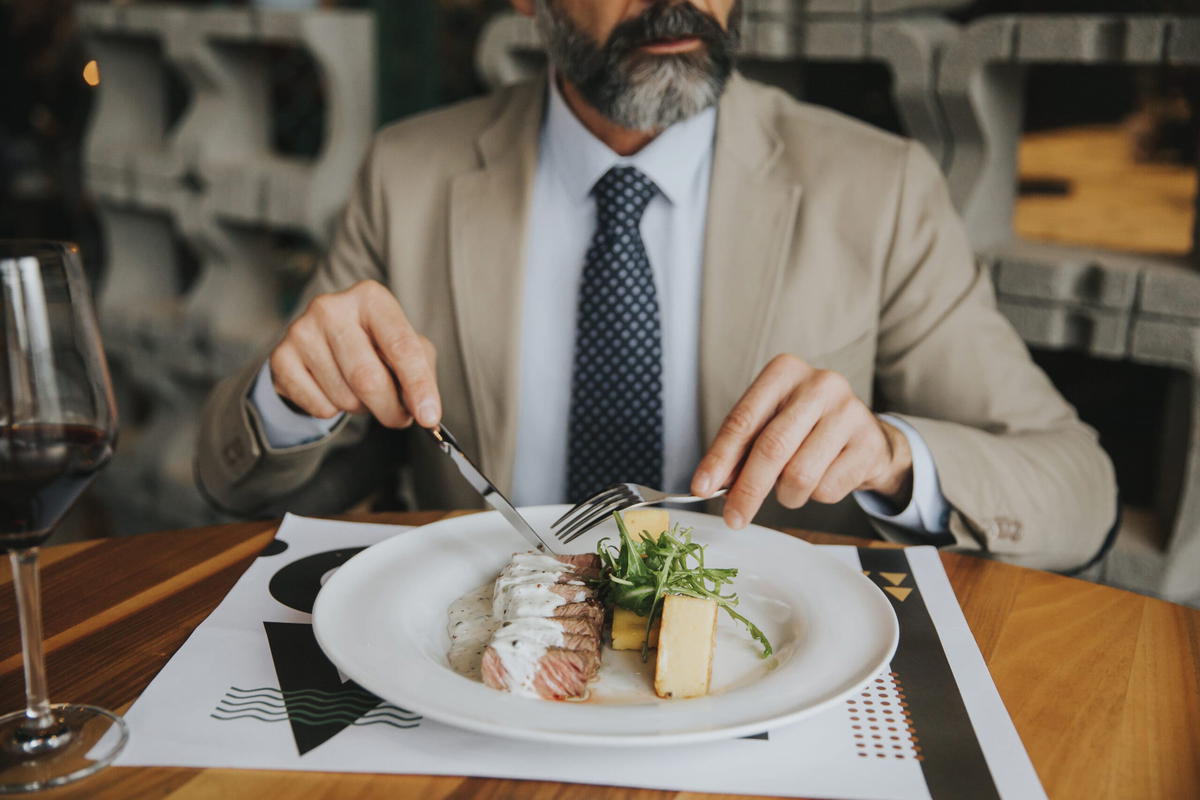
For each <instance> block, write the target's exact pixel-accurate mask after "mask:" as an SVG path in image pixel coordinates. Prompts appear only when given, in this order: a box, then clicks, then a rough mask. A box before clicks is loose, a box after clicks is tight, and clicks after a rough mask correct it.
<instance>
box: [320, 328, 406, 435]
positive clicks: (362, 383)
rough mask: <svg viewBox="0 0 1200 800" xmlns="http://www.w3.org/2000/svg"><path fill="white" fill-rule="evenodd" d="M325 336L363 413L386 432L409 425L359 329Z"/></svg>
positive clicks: (390, 383)
mask: <svg viewBox="0 0 1200 800" xmlns="http://www.w3.org/2000/svg"><path fill="white" fill-rule="evenodd" d="M326 336H327V337H328V340H329V346H330V350H331V351H332V352H333V357H334V359H335V360H336V361H337V364H338V367H339V369H340V370H341V372H342V375H343V376H344V377H345V379H346V382H347V383H348V384H349V386H350V390H351V391H352V392H354V394H355V396H356V397H357V398H358V399H359V400H360V401H361V402H362V404H363V405H364V406H366V407H367V410H369V411H370V412H371V413H372V414H374V415H375V418H376V419H377V420H379V421H380V422H381V423H383V424H384V425H386V426H388V427H389V428H404V427H407V426H408V425H410V424H412V416H411V415H410V414H409V413H408V410H407V409H406V408H405V407H404V406H403V405H401V404H400V395H399V394H398V393H397V391H396V384H395V383H394V382H393V381H392V374H391V372H389V371H388V368H387V367H386V366H384V364H383V361H381V360H380V358H379V355H378V353H377V352H376V350H375V348H374V346H372V344H371V340H370V339H369V338H367V333H366V331H364V330H363V329H362V327H361V326H359V325H343V326H341V327H339V328H336V329H334V330H330V331H326Z"/></svg>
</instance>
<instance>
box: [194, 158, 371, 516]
mask: <svg viewBox="0 0 1200 800" xmlns="http://www.w3.org/2000/svg"><path fill="white" fill-rule="evenodd" d="M376 150H377V148H376V147H374V146H373V147H372V148H371V151H370V152H369V153H368V154H367V157H366V159H365V160H364V162H363V165H362V167H361V169H360V172H359V176H358V180H357V181H356V183H355V184H354V187H353V189H352V192H351V196H350V198H349V201H348V202H347V205H346V208H345V210H344V211H343V212H342V215H341V218H340V220H339V222H338V225H337V229H336V232H335V234H334V238H333V242H332V244H331V246H330V249H329V251H328V253H327V255H326V257H325V258H324V259H322V261H321V263H320V265H319V266H318V268H317V270H316V272H315V273H314V274H313V277H312V278H311V279H310V281H309V283H308V285H307V287H306V289H305V291H304V294H303V296H302V298H301V300H300V302H299V303H298V305H297V307H296V308H297V313H299V312H300V311H303V309H304V308H306V307H307V305H308V303H309V302H310V301H311V300H312V298H313V297H315V296H317V295H320V294H325V293H328V292H336V291H340V290H342V289H346V288H348V287H350V286H352V285H354V284H355V283H358V282H359V281H363V280H377V281H380V282H383V281H384V276H385V270H384V267H383V258H382V253H383V252H384V250H383V230H382V228H383V226H382V220H383V219H384V214H383V212H384V197H383V192H382V187H381V183H382V182H381V180H380V174H379V171H380V168H381V167H380V165H379V163H378V157H377V153H376ZM269 352H270V351H269V350H268V351H265V352H264V353H262V354H260V355H259V356H258V357H256V358H255V359H254V360H253V361H251V362H250V363H248V364H246V365H245V366H244V367H243V368H242V369H241V370H239V371H238V372H237V373H235V374H234V375H231V376H229V377H228V378H226V379H225V380H223V381H221V382H220V383H218V384H217V385H216V387H214V389H213V390H212V392H211V394H210V395H209V397H208V401H207V403H206V404H205V406H204V410H203V412H202V415H201V421H200V432H199V437H198V440H197V443H196V461H195V473H196V481H197V483H198V485H199V488H200V490H201V491H202V492H203V493H204V494H205V496H206V497H208V498H209V500H210V501H211V502H212V503H213V504H214V505H216V506H218V507H220V508H222V509H223V510H225V511H227V512H229V513H232V514H236V515H239V516H250V515H255V514H265V513H272V512H273V511H274V510H277V509H279V508H280V507H281V504H287V503H288V501H289V499H291V500H294V499H295V498H300V499H301V502H300V504H299V505H298V506H296V508H301V507H303V508H307V509H310V510H311V513H319V512H332V511H339V510H342V509H344V508H345V507H346V506H348V505H349V504H351V503H353V502H354V501H355V500H356V499H358V498H356V497H355V495H356V494H359V493H361V491H360V490H361V488H362V487H364V486H365V485H366V484H367V483H368V481H366V480H365V478H366V477H368V474H374V473H369V471H370V470H372V465H371V463H370V459H367V458H355V457H349V454H342V455H341V456H340V457H337V458H331V456H332V455H333V454H335V453H338V452H339V451H344V450H347V449H358V450H364V449H369V448H363V447H361V445H362V443H363V441H364V439H365V438H366V437H367V432H368V430H369V429H370V428H371V425H370V420H369V419H367V418H366V417H363V416H358V417H352V416H350V415H346V416H344V417H343V418H342V420H341V421H340V422H339V423H338V425H337V426H335V427H334V428H333V430H332V431H330V433H329V434H328V435H327V436H324V437H323V438H321V439H318V440H316V441H313V442H309V443H306V444H302V445H298V446H296V447H288V448H282V449H274V448H272V447H271V446H270V445H269V443H268V442H267V438H266V436H265V434H264V432H263V426H262V421H261V419H259V418H258V413H257V411H256V410H255V408H254V404H253V403H251V402H250V400H249V395H250V392H251V390H252V388H253V386H254V380H255V378H256V376H257V374H258V371H259V370H260V368H261V367H262V364H263V363H264V361H265V360H266V358H267V355H268V354H269ZM318 473H320V474H319V475H318ZM356 473H357V474H356ZM318 477H319V479H317V478H318ZM292 505H295V503H292Z"/></svg>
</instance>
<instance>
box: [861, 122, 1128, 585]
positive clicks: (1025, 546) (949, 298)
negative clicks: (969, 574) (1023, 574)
mask: <svg viewBox="0 0 1200 800" xmlns="http://www.w3.org/2000/svg"><path fill="white" fill-rule="evenodd" d="M906 158H907V161H906V164H905V169H904V177H903V179H902V181H901V186H900V188H899V190H898V199H897V201H896V213H895V225H894V229H893V234H892V242H891V245H890V252H889V253H888V256H887V263H886V268H885V274H884V279H883V284H882V297H881V312H880V328H879V340H878V351H877V357H876V379H877V382H878V384H877V385H878V391H879V399H880V403H881V405H882V406H884V407H885V408H886V409H887V410H888V411H891V412H892V413H896V414H898V415H899V416H901V417H902V418H903V419H904V420H905V421H907V422H908V423H909V424H910V425H912V426H913V427H914V428H916V430H917V431H918V432H919V433H920V435H921V437H922V438H923V439H924V440H925V443H926V444H927V445H928V446H929V449H930V451H931V452H932V453H933V458H934V462H935V464H936V465H937V473H938V479H939V481H940V483H941V488H942V492H943V494H944V495H945V497H946V499H947V501H948V502H949V503H950V506H951V508H952V511H951V514H950V520H949V528H950V534H951V535H952V536H953V539H954V543H955V544H956V546H958V547H960V548H962V549H967V550H976V551H984V552H986V553H988V554H990V555H992V556H994V557H996V558H1000V559H1004V560H1013V561H1020V562H1021V563H1022V564H1024V565H1026V566H1035V567H1041V568H1045V569H1069V568H1073V567H1078V566H1081V565H1082V564H1084V563H1085V562H1086V561H1088V560H1089V559H1090V558H1091V557H1092V556H1094V555H1095V554H1096V552H1097V551H1098V550H1099V548H1100V546H1101V544H1102V542H1103V540H1104V537H1105V535H1106V533H1107V532H1108V530H1109V528H1110V527H1111V525H1112V523H1113V520H1114V518H1115V516H1116V510H1117V509H1116V502H1117V501H1116V484H1115V478H1114V474H1113V469H1112V464H1111V462H1110V461H1109V459H1108V456H1107V455H1106V454H1105V453H1104V451H1103V450H1102V449H1101V448H1100V446H1099V443H1098V441H1097V438H1096V435H1095V433H1094V432H1093V431H1092V430H1091V429H1090V428H1089V427H1087V426H1086V425H1084V424H1083V423H1082V422H1081V421H1080V420H1079V418H1078V416H1077V415H1076V414H1075V410H1074V409H1073V408H1072V407H1071V406H1070V405H1069V404H1068V403H1067V402H1066V401H1065V400H1064V399H1063V398H1062V396H1061V395H1060V394H1059V393H1058V391H1057V390H1056V389H1055V388H1054V386H1053V385H1052V384H1051V383H1050V381H1049V379H1048V378H1047V377H1046V375H1045V374H1044V373H1043V372H1042V371H1041V369H1039V368H1038V367H1037V365H1036V364H1034V363H1033V360H1032V359H1031V358H1030V355H1029V351H1028V350H1027V349H1026V347H1025V345H1024V343H1023V342H1022V341H1021V339H1020V338H1019V337H1018V336H1017V334H1016V332H1015V331H1014V330H1013V328H1012V326H1011V325H1010V324H1009V323H1008V321H1007V320H1006V319H1005V318H1004V317H1003V316H1002V315H1001V314H1000V312H999V311H998V310H997V309H996V304H995V298H994V295H993V291H992V286H991V281H990V280H989V277H988V274H987V271H986V269H985V268H984V267H982V266H981V265H980V264H978V263H977V261H976V259H975V257H974V254H973V251H972V249H971V247H970V244H969V242H968V241H967V237H966V232H965V230H964V229H963V226H962V223H961V221H960V219H959V218H958V215H957V214H956V212H955V211H954V209H953V207H952V206H951V203H950V199H949V196H948V193H947V191H946V187H945V183H944V181H943V179H942V176H941V173H940V171H939V170H938V168H937V166H936V164H935V163H934V162H933V160H932V158H930V157H929V155H928V154H927V153H926V152H925V151H924V149H923V148H921V147H920V146H919V145H917V144H915V143H910V144H909V148H908V153H907V157H906Z"/></svg>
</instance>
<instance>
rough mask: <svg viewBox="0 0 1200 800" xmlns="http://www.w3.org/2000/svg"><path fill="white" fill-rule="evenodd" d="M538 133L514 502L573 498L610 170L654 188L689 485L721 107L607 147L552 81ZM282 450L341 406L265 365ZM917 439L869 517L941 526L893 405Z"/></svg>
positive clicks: (317, 431) (666, 328)
mask: <svg viewBox="0 0 1200 800" xmlns="http://www.w3.org/2000/svg"><path fill="white" fill-rule="evenodd" d="M548 94H549V102H548V103H547V107H546V117H545V124H544V125H543V128H542V132H541V139H540V145H539V148H540V149H539V156H538V166H537V172H536V175H535V177H534V191H533V198H532V207H531V210H530V212H531V213H530V220H532V221H533V224H531V225H530V226H529V231H528V233H527V240H526V243H525V258H526V262H525V280H524V287H523V297H522V301H523V308H525V309H526V312H525V313H523V314H522V315H521V347H520V377H519V383H518V386H519V389H518V410H517V437H516V441H517V451H516V458H515V463H514V466H513V488H512V500H513V502H514V503H516V504H517V505H536V504H543V503H559V502H562V501H563V500H564V499H565V496H566V475H567V448H568V435H567V432H568V426H569V419H570V407H571V374H572V371H573V369H574V346H575V321H576V302H577V293H578V289H579V281H580V276H581V274H582V271H583V265H584V256H585V253H586V251H587V248H588V245H589V244H590V243H591V239H592V235H593V233H594V232H595V226H596V209H595V201H594V200H593V199H592V196H591V190H592V187H593V186H594V185H595V183H596V181H597V180H599V179H600V177H601V176H602V175H604V173H605V172H607V171H608V170H609V169H610V168H612V167H614V166H618V165H631V166H634V167H637V168H638V169H639V170H641V171H642V172H643V173H644V174H645V175H646V176H648V177H649V178H650V179H651V180H652V181H654V183H655V185H656V186H657V187H658V188H659V194H657V195H656V196H655V197H654V198H653V199H652V200H651V201H650V204H649V205H648V206H647V207H646V211H645V213H644V215H643V216H642V222H641V231H642V239H643V241H644V243H645V246H646V252H647V254H648V255H649V258H650V264H651V268H652V269H653V270H654V278H655V288H656V290H657V292H658V299H659V307H660V310H661V314H662V333H663V445H664V453H663V480H664V488H666V489H667V490H669V491H687V490H688V486H689V484H690V483H691V477H692V473H693V471H694V470H695V468H696V465H697V463H699V460H700V457H701V455H702V453H703V447H704V443H703V442H702V441H701V431H700V408H699V395H700V392H699V346H698V343H699V341H700V296H701V279H702V274H703V272H702V264H703V258H704V232H705V220H706V218H707V206H708V188H709V177H710V175H711V172H712V156H713V141H714V136H715V134H716V109H715V108H710V109H708V110H706V111H703V112H701V113H700V114H697V115H696V116H694V117H691V118H690V119H687V120H685V121H683V122H680V123H677V124H675V125H672V126H671V127H670V128H668V129H667V130H665V131H663V132H662V133H661V134H659V135H658V136H657V137H656V138H655V139H654V140H653V141H652V142H650V144H648V145H647V146H646V147H644V148H643V149H642V150H640V151H638V152H637V153H636V154H634V155H632V156H628V157H622V156H619V155H617V154H616V153H614V152H613V151H611V150H610V149H609V148H608V147H607V145H605V144H604V143H603V142H601V141H600V140H599V139H597V138H596V137H594V136H593V135H592V134H591V132H590V131H588V130H587V128H585V127H584V126H583V124H582V123H580V121H579V120H578V119H577V118H576V117H575V115H574V113H572V112H571V110H570V108H569V107H568V106H567V104H566V102H565V101H564V100H563V98H562V96H561V95H560V93H559V92H558V90H557V88H556V86H555V85H554V82H553V81H551V84H550V88H549V90H548ZM250 399H251V402H253V403H254V404H255V406H256V407H257V409H258V412H259V416H260V417H261V418H262V422H263V427H264V434H265V436H266V438H267V442H268V444H269V445H270V446H271V447H272V448H273V449H286V448H287V447H292V446H296V445H299V444H303V443H306V442H309V441H312V440H314V439H318V438H320V437H322V436H325V435H327V434H328V432H329V431H330V430H331V429H332V428H333V426H334V425H336V424H337V421H338V418H337V417H334V418H332V419H329V420H322V419H316V418H314V417H310V416H307V415H305V414H297V413H296V412H294V411H292V410H291V409H290V408H288V407H287V406H286V405H284V403H283V401H282V400H281V399H280V398H279V396H278V395H277V394H276V393H275V390H274V388H273V386H272V381H271V374H270V366H269V365H264V366H263V369H262V370H261V371H260V372H259V375H258V379H257V380H256V382H255V385H254V388H253V390H252V392H251V396H250ZM883 418H884V419H887V420H888V421H889V422H890V423H892V424H893V425H895V426H896V427H897V428H899V429H900V430H901V431H902V432H903V433H904V435H905V436H906V437H907V438H908V442H909V446H910V447H911V449H912V452H913V492H912V500H911V501H910V502H909V504H908V506H907V507H905V508H904V509H902V510H901V511H900V512H899V513H894V509H893V508H892V507H891V504H890V503H889V502H888V501H887V500H886V499H884V498H883V497H881V496H878V495H875V494H873V493H871V492H855V495H854V496H855V499H856V500H857V501H858V503H859V505H860V506H861V507H862V509H863V510H864V511H865V512H866V513H867V514H869V515H871V516H873V517H875V518H877V519H881V520H886V521H889V522H891V523H894V524H896V525H899V526H901V527H903V528H905V529H907V530H910V531H912V532H914V533H922V532H925V533H940V532H943V531H945V530H946V524H947V518H948V514H949V504H948V503H947V502H946V500H945V498H944V497H943V496H942V492H941V488H940V486H939V485H938V477H937V468H936V466H935V465H934V463H933V456H932V454H931V453H930V452H929V448H928V447H927V446H926V445H925V442H924V441H923V440H922V439H921V437H920V435H919V434H918V433H917V432H916V430H914V429H913V428H912V427H911V426H909V425H908V424H906V423H905V422H904V421H903V420H901V419H898V418H896V417H890V416H884V417H883Z"/></svg>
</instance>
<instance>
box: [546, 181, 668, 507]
mask: <svg viewBox="0 0 1200 800" xmlns="http://www.w3.org/2000/svg"><path fill="white" fill-rule="evenodd" d="M657 192H658V187H656V186H655V185H654V182H653V181H651V180H650V179H649V178H647V177H646V176H645V175H643V174H642V173H641V172H639V171H638V170H637V169H636V168H634V167H613V168H612V169H610V170H609V171H608V172H606V173H605V174H604V176H603V177H602V178H600V180H599V181H597V182H596V186H595V187H594V188H593V189H592V194H593V195H594V196H595V198H596V211H597V226H596V234H595V236H594V237H593V238H592V243H591V246H590V247H588V251H587V257H586V262H585V264H584V267H583V278H582V280H581V281H580V284H579V314H578V319H577V321H576V328H575V373H574V376H573V378H572V381H571V425H570V450H569V456H568V461H567V495H568V500H570V502H572V503H578V502H580V501H581V500H585V499H587V498H588V497H590V496H591V495H593V494H595V493H596V492H598V491H600V490H601V489H603V488H605V487H607V486H610V485H612V484H614V483H618V482H632V483H642V484H645V485H647V486H661V485H662V471H663V410H662V332H661V324H660V320H659V310H658V297H657V296H656V294H655V291H654V273H653V272H651V270H650V259H649V258H648V257H647V256H646V247H645V245H644V244H643V243H642V235H641V232H640V231H639V225H640V223H641V220H642V213H643V212H644V211H645V210H646V206H647V204H649V202H650V199H651V198H652V197H654V195H655V194H656V193H657Z"/></svg>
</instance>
